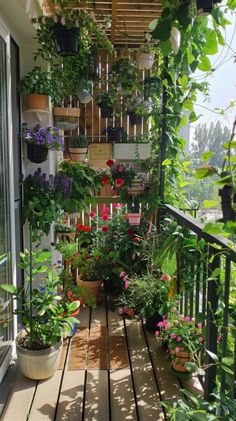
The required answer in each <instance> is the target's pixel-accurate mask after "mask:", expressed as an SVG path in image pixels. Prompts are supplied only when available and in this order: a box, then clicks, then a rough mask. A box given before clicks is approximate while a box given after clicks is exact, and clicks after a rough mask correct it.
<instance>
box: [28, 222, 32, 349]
mask: <svg viewBox="0 0 236 421" xmlns="http://www.w3.org/2000/svg"><path fill="white" fill-rule="evenodd" d="M29 230H30V243H29V252H30V255H29V259H30V260H29V285H30V314H29V325H30V347H31V345H32V342H33V341H32V319H33V307H32V291H33V285H32V282H33V274H32V269H33V268H32V225H31V224H30V226H29Z"/></svg>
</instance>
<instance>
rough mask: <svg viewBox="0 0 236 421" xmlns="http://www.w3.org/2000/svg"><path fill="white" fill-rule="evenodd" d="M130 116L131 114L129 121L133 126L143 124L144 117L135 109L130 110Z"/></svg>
mask: <svg viewBox="0 0 236 421" xmlns="http://www.w3.org/2000/svg"><path fill="white" fill-rule="evenodd" d="M128 116H129V123H130V124H131V126H135V125H141V124H142V120H143V117H142V116H141V115H139V114H136V113H135V112H133V111H130V112H129V114H128Z"/></svg>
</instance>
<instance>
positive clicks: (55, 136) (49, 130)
mask: <svg viewBox="0 0 236 421" xmlns="http://www.w3.org/2000/svg"><path fill="white" fill-rule="evenodd" d="M22 137H23V139H24V140H25V141H26V142H27V143H31V144H34V145H38V146H43V147H45V148H47V149H53V150H59V149H63V138H62V137H61V136H59V129H58V128H57V127H52V126H47V127H40V125H39V124H37V125H36V126H35V127H33V128H31V129H30V128H28V127H27V126H24V127H23V131H22Z"/></svg>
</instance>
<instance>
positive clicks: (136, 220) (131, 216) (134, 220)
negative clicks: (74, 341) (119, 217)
mask: <svg viewBox="0 0 236 421" xmlns="http://www.w3.org/2000/svg"><path fill="white" fill-rule="evenodd" d="M127 218H128V220H129V224H130V225H140V219H141V213H127Z"/></svg>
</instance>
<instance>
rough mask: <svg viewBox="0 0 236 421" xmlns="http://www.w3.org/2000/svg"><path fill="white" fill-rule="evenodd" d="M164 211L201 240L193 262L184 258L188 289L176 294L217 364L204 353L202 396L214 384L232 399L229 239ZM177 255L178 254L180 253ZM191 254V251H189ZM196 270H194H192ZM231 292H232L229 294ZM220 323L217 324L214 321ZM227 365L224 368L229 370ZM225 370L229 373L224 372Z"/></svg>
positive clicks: (235, 328) (235, 334)
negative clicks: (198, 323)
mask: <svg viewBox="0 0 236 421" xmlns="http://www.w3.org/2000/svg"><path fill="white" fill-rule="evenodd" d="M165 208H166V212H167V213H168V215H170V216H171V217H173V218H174V219H175V220H176V221H177V222H178V224H179V225H180V226H182V227H184V228H188V229H189V230H190V232H192V233H195V235H196V238H197V241H201V245H202V246H203V251H202V252H201V251H199V250H196V252H195V261H194V263H193V259H189V261H190V263H188V261H187V260H188V259H186V250H185V259H186V260H185V262H186V264H190V265H192V267H190V270H191V272H192V277H193V279H192V285H191V288H190V289H188V288H185V289H183V291H182V292H181V293H180V294H181V298H180V311H181V312H182V313H185V315H189V316H191V317H195V318H198V317H199V316H201V318H202V319H203V321H204V324H205V330H206V341H205V346H206V349H207V350H208V351H210V352H212V353H213V354H215V355H216V356H217V357H218V358H219V364H217V363H216V361H214V359H212V357H211V355H210V354H208V353H206V354H205V363H206V366H208V365H209V368H207V369H206V371H205V377H204V378H203V379H202V380H203V387H204V397H205V399H207V400H209V399H210V395H211V393H212V392H213V391H214V389H215V386H216V382H218V383H221V390H222V391H223V392H225V390H226V389H227V390H228V393H230V394H231V396H232V397H234V398H235V397H236V314H235V313H236V310H235V309H236V303H235V296H236V294H235V288H236V275H235V274H236V270H235V269H236V266H235V264H236V252H235V251H234V250H233V247H232V243H231V244H230V242H229V240H227V239H225V238H224V237H221V236H218V235H212V234H209V233H207V232H204V230H203V225H202V224H201V223H199V222H198V221H197V220H196V219H194V218H193V217H192V216H190V215H188V214H186V213H183V212H181V211H179V210H178V209H176V208H174V207H173V206H171V205H166V206H165ZM180 253H181V252H180ZM191 253H193V250H191ZM195 269H197V270H195ZM233 290H234V291H233ZM219 320H220V321H221V322H220V323H218V321H219ZM224 358H228V361H232V364H230V363H229V365H231V367H230V369H232V371H233V373H234V374H233V375H232V374H231V373H230V372H227V370H226V371H225V369H223V368H222V364H224V361H226V360H224ZM229 365H228V367H229ZM228 371H229V370H228Z"/></svg>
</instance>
